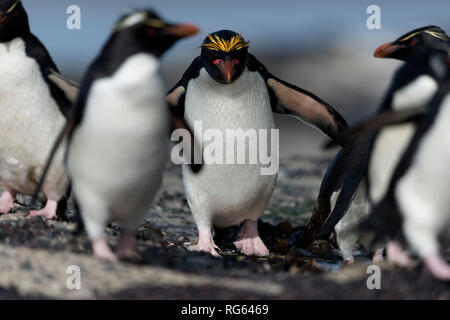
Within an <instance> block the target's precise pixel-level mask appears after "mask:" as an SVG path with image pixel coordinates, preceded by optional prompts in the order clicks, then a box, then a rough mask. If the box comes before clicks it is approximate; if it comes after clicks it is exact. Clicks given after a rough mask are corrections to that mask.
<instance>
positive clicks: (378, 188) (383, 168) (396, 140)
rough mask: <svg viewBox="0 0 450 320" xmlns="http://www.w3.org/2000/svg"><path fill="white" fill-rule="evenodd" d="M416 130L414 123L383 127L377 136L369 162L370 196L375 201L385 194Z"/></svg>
mask: <svg viewBox="0 0 450 320" xmlns="http://www.w3.org/2000/svg"><path fill="white" fill-rule="evenodd" d="M415 130H416V126H415V125H414V124H402V125H397V126H392V127H388V128H386V129H383V130H382V131H381V132H380V133H379V135H378V136H377V138H376V141H375V145H374V148H373V151H372V155H371V159H370V164H369V179H370V197H371V200H372V201H373V202H375V203H377V202H378V201H381V200H382V199H383V197H384V196H385V194H386V192H387V190H388V188H389V184H390V182H391V178H392V175H393V173H394V170H395V168H396V167H397V164H398V162H399V161H400V159H401V157H402V155H403V153H404V152H405V150H406V148H407V146H408V145H409V142H410V141H411V138H412V136H413V135H414V132H415Z"/></svg>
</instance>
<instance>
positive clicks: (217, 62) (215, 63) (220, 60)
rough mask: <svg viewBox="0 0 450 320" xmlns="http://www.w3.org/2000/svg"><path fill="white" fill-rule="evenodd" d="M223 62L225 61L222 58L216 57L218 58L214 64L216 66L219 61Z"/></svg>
mask: <svg viewBox="0 0 450 320" xmlns="http://www.w3.org/2000/svg"><path fill="white" fill-rule="evenodd" d="M221 62H223V60H222V59H216V60H214V62H213V63H214V65H215V66H217V65H218V64H219V63H221Z"/></svg>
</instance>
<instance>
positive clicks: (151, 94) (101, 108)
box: [50, 10, 198, 261]
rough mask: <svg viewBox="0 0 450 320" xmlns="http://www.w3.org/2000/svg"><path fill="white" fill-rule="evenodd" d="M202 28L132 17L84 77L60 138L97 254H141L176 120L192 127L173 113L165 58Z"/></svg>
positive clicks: (151, 16)
mask: <svg viewBox="0 0 450 320" xmlns="http://www.w3.org/2000/svg"><path fill="white" fill-rule="evenodd" d="M197 32H198V29H197V28H196V27H195V26H193V25H190V24H179V25H175V24H171V23H169V22H166V21H164V20H163V19H161V18H160V17H159V16H158V15H157V14H156V13H154V12H153V11H149V10H142V11H136V12H133V13H131V14H128V15H125V16H123V17H122V18H121V19H120V20H119V21H118V23H117V24H116V26H115V28H114V30H113V33H112V35H111V37H110V38H109V39H108V41H107V43H106V44H105V46H104V47H103V49H102V50H101V52H100V54H99V55H98V57H97V58H96V59H95V60H94V62H93V63H92V64H91V65H90V67H89V69H88V71H87V73H86V75H85V77H84V79H83V81H82V86H81V90H80V94H79V96H78V99H77V102H76V104H75V112H74V114H72V115H71V116H70V119H69V122H68V125H67V126H66V127H65V129H64V130H63V132H62V133H61V134H60V137H59V140H58V141H61V140H62V137H63V136H65V135H68V136H69V142H68V152H67V167H68V171H69V177H70V179H71V182H72V186H73V192H74V194H75V197H76V199H77V200H78V202H79V206H80V210H81V215H82V218H83V222H84V226H85V229H86V231H87V233H88V235H89V237H90V239H91V240H92V247H93V252H94V254H95V256H97V257H99V258H101V259H104V260H108V261H115V260H116V259H117V257H119V258H122V257H130V256H133V255H135V248H134V243H135V231H136V229H137V227H138V225H139V223H140V222H141V219H142V218H143V216H144V215H145V213H146V210H147V209H148V208H149V207H150V205H151V204H152V202H153V199H154V198H155V196H156V194H157V191H158V190H159V187H160V185H161V180H162V174H163V172H164V167H165V165H166V163H167V160H168V151H169V139H168V138H169V137H168V134H169V131H170V129H171V128H170V125H171V122H170V119H172V124H174V125H175V126H177V127H183V128H187V125H185V122H184V120H183V119H180V118H178V117H177V116H176V114H170V112H169V108H168V107H167V104H166V102H165V90H164V86H163V81H162V78H161V75H160V65H159V58H160V56H161V55H162V54H163V53H164V52H166V51H167V50H168V49H169V48H170V47H171V46H172V45H173V44H174V43H175V42H176V41H177V40H179V39H181V38H184V37H188V36H191V35H193V34H195V33H197ZM56 148H57V145H55V147H54V149H53V153H52V155H53V154H54V152H55V150H56ZM50 161H51V159H50ZM197 169H198V167H193V170H195V171H197ZM110 219H114V220H115V221H117V222H119V223H120V224H121V226H122V227H123V229H124V233H123V235H122V239H121V241H120V243H119V245H118V248H117V250H116V253H113V252H112V251H111V249H110V248H109V246H108V244H107V242H106V240H105V235H104V228H105V225H106V223H107V222H108V220H110Z"/></svg>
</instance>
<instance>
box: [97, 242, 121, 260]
mask: <svg viewBox="0 0 450 320" xmlns="http://www.w3.org/2000/svg"><path fill="white" fill-rule="evenodd" d="M92 251H94V256H96V257H97V258H99V259H100V260H103V261H107V262H117V256H116V255H115V254H114V253H113V252H112V250H111V248H110V247H109V246H108V243H107V242H106V240H105V239H103V238H99V239H95V240H94V241H93V242H92Z"/></svg>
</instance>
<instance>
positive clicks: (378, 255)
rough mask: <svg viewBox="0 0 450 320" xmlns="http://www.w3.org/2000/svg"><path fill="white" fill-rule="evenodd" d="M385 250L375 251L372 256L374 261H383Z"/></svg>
mask: <svg viewBox="0 0 450 320" xmlns="http://www.w3.org/2000/svg"><path fill="white" fill-rule="evenodd" d="M383 251H384V250H383V249H378V250H377V251H375V253H374V254H373V256H372V262H373V263H381V262H382V261H383V260H384V257H383Z"/></svg>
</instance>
